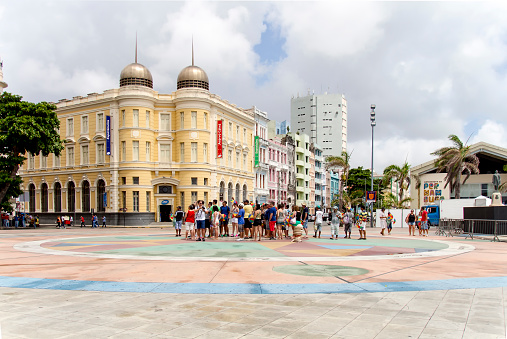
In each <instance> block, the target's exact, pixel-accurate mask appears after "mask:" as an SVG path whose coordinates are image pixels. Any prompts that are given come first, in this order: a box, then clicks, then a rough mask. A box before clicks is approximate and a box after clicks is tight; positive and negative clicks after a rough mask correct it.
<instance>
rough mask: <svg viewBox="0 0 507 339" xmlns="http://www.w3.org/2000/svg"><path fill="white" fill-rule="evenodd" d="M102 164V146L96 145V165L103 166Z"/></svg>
mask: <svg viewBox="0 0 507 339" xmlns="http://www.w3.org/2000/svg"><path fill="white" fill-rule="evenodd" d="M104 162H105V160H104V144H97V164H103V163H104Z"/></svg>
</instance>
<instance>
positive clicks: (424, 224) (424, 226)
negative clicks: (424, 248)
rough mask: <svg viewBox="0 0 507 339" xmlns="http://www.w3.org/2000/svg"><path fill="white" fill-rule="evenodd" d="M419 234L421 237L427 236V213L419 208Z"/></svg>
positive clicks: (424, 209) (422, 208)
mask: <svg viewBox="0 0 507 339" xmlns="http://www.w3.org/2000/svg"><path fill="white" fill-rule="evenodd" d="M420 234H421V235H422V236H423V237H427V236H428V212H427V211H426V208H424V207H421V228H420Z"/></svg>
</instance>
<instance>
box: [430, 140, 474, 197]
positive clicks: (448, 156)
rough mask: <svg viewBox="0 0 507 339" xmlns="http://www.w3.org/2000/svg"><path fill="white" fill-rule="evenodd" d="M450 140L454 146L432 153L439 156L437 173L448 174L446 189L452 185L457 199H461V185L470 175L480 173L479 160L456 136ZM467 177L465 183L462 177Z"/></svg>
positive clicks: (436, 164)
mask: <svg viewBox="0 0 507 339" xmlns="http://www.w3.org/2000/svg"><path fill="white" fill-rule="evenodd" d="M449 140H451V141H452V143H453V145H452V146H450V147H449V146H448V147H442V148H439V149H438V150H436V151H435V152H433V153H431V155H435V156H437V159H436V160H435V166H436V167H437V172H439V173H441V172H444V173H447V175H446V176H445V179H444V180H445V186H444V188H445V187H447V186H448V185H450V187H451V190H452V191H454V195H455V197H456V199H459V198H460V197H461V185H462V184H464V183H465V182H466V181H467V180H468V178H469V177H470V175H472V174H478V173H479V158H478V157H477V156H476V155H475V154H472V153H471V152H470V146H467V145H465V144H463V142H462V141H461V140H460V139H459V138H458V137H457V136H456V135H454V134H451V135H449ZM463 174H464V175H465V178H464V179H463V182H462V180H461V176H462V175H463Z"/></svg>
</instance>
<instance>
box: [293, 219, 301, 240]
mask: <svg viewBox="0 0 507 339" xmlns="http://www.w3.org/2000/svg"><path fill="white" fill-rule="evenodd" d="M293 235H294V236H293V237H292V242H301V236H302V235H303V225H301V223H297V224H296V225H295V226H294V233H293Z"/></svg>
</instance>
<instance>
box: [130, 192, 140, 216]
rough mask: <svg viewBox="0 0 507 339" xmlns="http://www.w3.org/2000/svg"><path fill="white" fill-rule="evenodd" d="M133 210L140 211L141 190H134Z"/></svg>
mask: <svg viewBox="0 0 507 339" xmlns="http://www.w3.org/2000/svg"><path fill="white" fill-rule="evenodd" d="M132 210H133V211H134V212H139V191H134V192H132Z"/></svg>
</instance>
